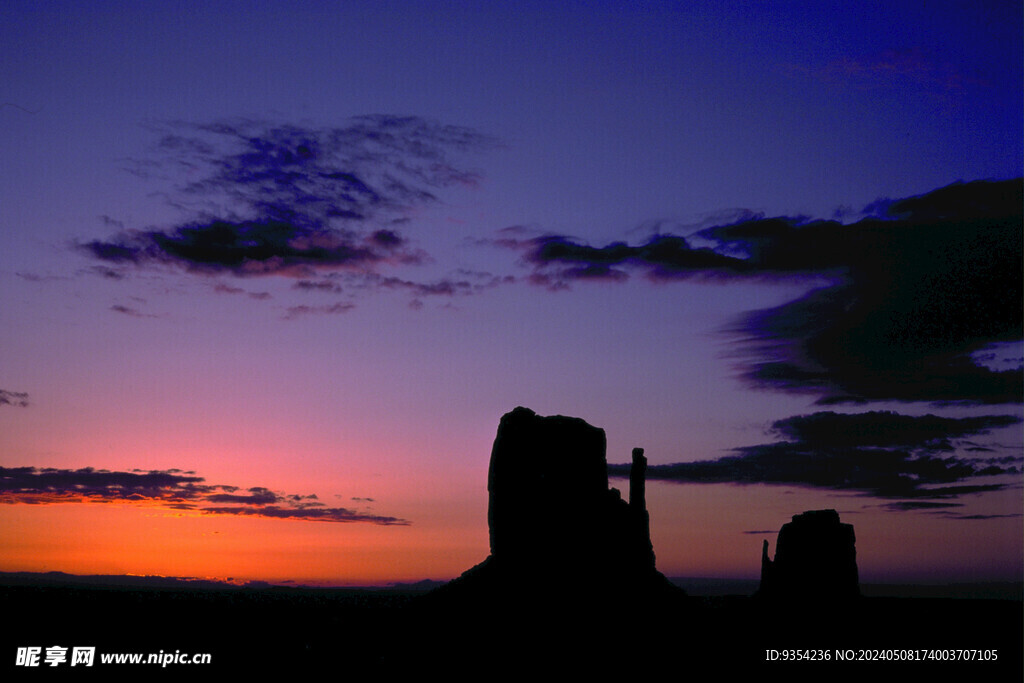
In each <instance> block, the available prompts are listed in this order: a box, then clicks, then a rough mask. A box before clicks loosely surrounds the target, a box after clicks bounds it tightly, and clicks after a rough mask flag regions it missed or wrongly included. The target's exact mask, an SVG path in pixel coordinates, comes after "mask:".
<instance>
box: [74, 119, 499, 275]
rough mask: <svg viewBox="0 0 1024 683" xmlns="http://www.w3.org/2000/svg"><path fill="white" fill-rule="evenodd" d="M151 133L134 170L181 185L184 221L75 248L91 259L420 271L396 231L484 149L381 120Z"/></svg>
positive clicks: (436, 127) (408, 122)
mask: <svg viewBox="0 0 1024 683" xmlns="http://www.w3.org/2000/svg"><path fill="white" fill-rule="evenodd" d="M161 132H162V137H161V139H160V142H159V144H158V146H157V151H156V157H155V159H152V160H145V161H139V162H137V163H136V170H137V171H138V172H140V173H143V174H145V175H156V176H161V177H169V179H171V180H173V179H174V178H176V177H179V176H180V175H183V174H185V173H187V175H188V177H189V180H188V181H187V182H185V183H179V184H178V185H177V189H176V190H175V192H174V193H173V194H172V195H171V196H172V199H173V203H174V204H175V205H177V206H178V207H179V208H181V209H183V210H184V211H185V213H186V215H189V216H190V218H188V219H187V220H185V221H182V222H181V223H180V224H178V225H173V226H169V227H163V228H150V229H145V230H122V231H121V232H120V233H119V234H117V235H115V236H113V237H111V238H105V239H94V240H90V241H86V242H82V243H80V244H79V245H78V247H79V248H80V249H81V250H83V251H84V252H85V253H87V254H88V255H90V256H91V257H93V258H95V259H98V260H101V261H104V262H106V263H114V264H122V265H123V264H130V265H135V266H148V265H153V264H159V265H168V266H174V267H180V268H184V269H185V270H187V271H190V272H195V273H205V274H218V273H228V274H231V275H236V276H259V275H271V274H292V275H296V274H299V275H309V274H312V273H316V272H319V271H323V270H325V269H339V268H340V269H352V270H371V269H373V268H375V267H377V266H379V265H380V264H383V263H414V262H418V261H420V260H422V259H423V254H422V252H420V251H419V250H417V249H413V248H412V247H410V245H409V244H408V240H407V238H406V237H405V236H404V235H402V234H401V233H400V232H399V230H398V229H397V227H396V226H398V225H403V224H404V222H405V220H404V216H405V214H406V213H407V212H408V211H409V210H411V209H414V208H416V207H419V206H422V205H424V204H427V203H430V202H434V201H436V199H437V197H436V195H435V192H436V191H437V190H438V189H439V188H443V187H446V186H449V185H453V184H472V183H474V182H475V181H476V175H475V174H474V173H473V172H471V171H468V170H465V169H463V168H461V167H459V166H457V165H455V164H454V162H453V161H452V157H453V156H454V155H457V154H460V153H463V152H467V151H471V150H478V149H481V148H483V147H487V146H489V145H492V144H493V141H492V140H490V139H489V138H487V137H486V136H484V135H481V134H480V133H477V132H476V131H474V130H471V129H469V128H462V127H459V126H450V125H442V124H438V123H434V122H432V121H428V120H425V119H421V118H417V117H396V116H384V115H376V116H362V117H356V118H354V119H351V120H350V121H349V122H348V124H347V125H345V126H342V127H334V128H313V127H302V126H294V125H271V124H267V123H264V122H257V121H248V120H241V121H233V122H221V123H216V124H208V125H197V124H184V123H178V124H172V125H168V126H166V127H165V128H164V129H163V130H162V131H161Z"/></svg>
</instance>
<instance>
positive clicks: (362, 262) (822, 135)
mask: <svg viewBox="0 0 1024 683" xmlns="http://www.w3.org/2000/svg"><path fill="white" fill-rule="evenodd" d="M693 4H696V5H703V4H704V3H671V2H629V3H624V2H598V3H577V2H564V3H558V2H528V1H518V2H514V3H512V2H510V3H505V2H487V3H469V2H465V3H463V2H433V1H423V2H380V1H374V2H362V1H358V0H357V1H353V2H345V3H328V2H324V3H319V2H301V3H285V2H217V1H214V2H204V3H191V2H189V3H186V2H154V3H149V2H147V3H137V2H123V3H122V2H102V3H72V2H47V3H38V2H22V1H20V0H9V1H8V2H5V3H3V5H2V6H0V84H2V86H0V90H2V93H0V292H2V296H3V299H2V306H0V361H2V363H0V468H3V469H2V471H0V503H3V505H0V571H63V572H69V573H76V574H160V575H168V576H185V577H212V578H222V579H226V578H233V579H235V580H267V581H296V582H300V583H329V584H365V583H386V582H391V581H414V580H419V579H424V578H431V579H448V578H452V577H454V576H457V575H458V574H460V573H461V572H462V571H464V570H465V569H468V568H469V567H471V566H472V565H474V564H476V563H477V562H479V561H481V560H482V559H483V558H484V557H486V555H487V553H488V546H487V543H488V536H487V514H486V513H487V491H486V480H487V466H488V459H489V455H490V448H491V443H492V441H493V439H494V435H495V430H496V429H497V425H498V421H499V419H500V418H501V416H502V414H504V413H506V412H508V411H510V410H512V409H513V408H515V407H516V406H519V405H522V406H527V407H529V408H531V409H533V410H534V411H536V412H537V413H539V414H542V415H550V414H563V415H572V416H576V417H581V418H583V419H585V420H587V421H588V422H590V423H591V424H593V425H595V426H598V427H601V428H603V429H604V430H605V432H606V434H607V438H608V449H609V450H608V461H609V463H612V464H615V463H626V462H628V460H629V454H630V449H631V448H633V447H634V446H640V447H643V448H645V450H646V454H647V457H648V459H649V461H650V464H651V469H650V472H649V482H648V486H647V497H648V504H649V508H650V512H651V528H652V537H653V543H654V549H655V553H656V555H657V560H658V568H659V569H660V570H661V571H662V572H663V573H665V574H667V575H669V576H709V577H736V578H745V577H749V578H752V577H756V576H757V575H758V572H759V570H760V552H761V541H762V539H764V538H767V539H769V541H770V542H771V543H772V547H773V548H774V539H775V536H774V534H775V533H776V532H777V531H778V529H779V527H780V526H781V525H782V524H783V523H785V522H787V521H789V519H790V518H791V516H792V515H794V514H797V513H799V512H802V511H804V510H810V509H820V508H835V509H836V510H838V511H839V513H840V515H841V518H842V520H843V521H844V522H848V523H851V524H853V525H854V526H855V529H856V534H857V553H858V563H859V566H860V572H861V579H862V581H874V582H881V581H891V582H905V581H990V580H1000V581H1005V580H1020V579H1021V577H1022V574H1024V520H1022V509H1024V493H1022V484H1024V475H1022V465H1024V459H1022V455H1024V451H1022V449H1024V432H1022V427H1021V419H1022V417H1024V415H1022V411H1021V399H1022V386H1024V385H1022V365H1024V345H1022V341H1021V340H1022V323H1021V317H1022V314H1021V304H1022V293H1021V290H1022V279H1024V276H1022V271H1021V253H1022V243H1021V181H1020V180H1019V178H1020V177H1021V175H1022V174H1024V168H1022V152H1021V150H1022V149H1024V130H1022V128H1024V125H1022V111H1024V95H1022V83H1024V73H1022V71H1024V69H1022V64H1024V60H1022V56H1024V46H1022V32H1024V29H1022V27H1024V16H1022V10H1021V7H1020V6H1019V4H1018V3H962V2H938V3H925V4H922V3H920V2H903V1H896V2H893V1H892V0H887V1H886V2H877V3H876V2H863V3H849V2H842V3H839V2H796V3H794V2H736V3H734V2H715V3H707V4H708V5H710V7H703V8H700V9H694V8H693V7H691V5H693ZM1015 179H1016V180H1015ZM975 181H985V182H975ZM612 472H613V474H615V473H621V472H622V470H621V469H617V468H614V467H613V468H612ZM611 483H612V485H613V486H616V487H618V488H620V489H622V490H623V493H624V494H625V493H626V490H627V488H628V482H627V481H626V480H624V479H621V478H613V479H612V480H611Z"/></svg>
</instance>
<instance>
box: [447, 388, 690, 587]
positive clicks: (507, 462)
mask: <svg viewBox="0 0 1024 683" xmlns="http://www.w3.org/2000/svg"><path fill="white" fill-rule="evenodd" d="M605 452H606V439H605V433H604V430H602V429H599V428H597V427H594V426H592V425H590V424H588V423H587V422H585V421H584V420H582V419H580V418H576V417H565V416H562V415H555V416H548V417H543V416H540V415H537V414H536V413H534V412H533V411H532V410H529V409H528V408H523V407H518V408H516V409H515V410H513V411H511V412H509V413H506V414H505V415H504V416H503V417H502V418H501V422H500V424H499V425H498V433H497V436H496V437H495V439H494V447H493V449H492V451H491V462H490V470H489V473H488V481H487V489H488V492H489V495H490V502H489V507H488V513H487V519H488V524H489V527H490V547H491V553H490V555H489V556H488V557H487V559H485V560H484V561H483V562H481V563H480V564H478V565H476V566H475V567H473V568H471V569H469V570H467V571H466V572H464V573H463V574H462V575H461V576H460V577H458V578H456V579H455V580H453V581H451V582H450V583H448V584H447V585H446V586H444V587H442V588H441V589H439V591H438V593H439V597H440V596H441V595H443V596H446V597H448V598H449V599H455V600H459V599H464V600H467V601H473V602H477V601H484V602H489V603H491V604H502V603H504V604H509V605H511V604H517V603H522V602H523V601H525V602H528V603H537V602H540V603H552V602H558V603H561V604H567V603H574V604H577V605H578V604H582V603H584V602H585V601H587V600H592V599H593V598H594V597H595V595H597V594H600V595H603V596H612V595H614V596H619V597H622V598H624V599H627V600H633V601H637V600H639V601H647V600H650V599H657V598H663V597H667V596H682V595H684V593H683V591H682V590H681V589H679V588H677V587H675V586H673V585H672V584H671V583H669V581H668V580H667V579H666V578H665V577H664V576H663V575H662V574H661V573H660V572H659V571H658V570H657V569H656V568H655V558H654V549H653V547H652V545H651V536H650V528H649V527H650V521H649V515H648V512H647V506H646V501H645V497H644V496H645V494H644V475H645V471H646V467H647V460H646V458H644V455H643V450H642V449H639V448H637V449H634V450H633V466H632V472H631V476H630V488H629V501H628V502H627V501H625V500H623V499H622V496H621V494H620V493H619V491H618V489H614V488H609V486H608V463H607V460H606V455H605Z"/></svg>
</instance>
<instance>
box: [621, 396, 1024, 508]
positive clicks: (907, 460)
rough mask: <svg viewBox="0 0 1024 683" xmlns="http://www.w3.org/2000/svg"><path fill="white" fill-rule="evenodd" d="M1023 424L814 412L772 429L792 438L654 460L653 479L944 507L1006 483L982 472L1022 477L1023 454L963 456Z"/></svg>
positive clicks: (996, 418)
mask: <svg viewBox="0 0 1024 683" xmlns="http://www.w3.org/2000/svg"><path fill="white" fill-rule="evenodd" d="M1020 423H1021V418H1019V417H1016V416H1010V415H988V416H980V417H965V418H944V417H937V416H935V415H923V416H917V417H914V416H909V415H900V414H897V413H892V412H868V413H859V414H850V415H846V414H838V413H833V412H821V413H814V414H812V415H801V416H796V417H791V418H787V419H784V420H778V421H776V422H775V423H774V424H773V425H772V431H774V432H776V433H778V434H779V435H781V436H783V437H786V438H788V439H789V440H787V441H779V442H775V443H768V444H761V445H757V446H747V447H743V448H736V449H733V453H734V455H727V456H724V457H721V458H717V459H714V460H703V461H698V462H684V463H675V464H670V465H651V466H649V467H648V469H647V477H648V479H652V480H662V481H670V482H677V483H735V484H779V485H791V486H802V487H812V488H821V489H830V490H833V491H838V492H849V493H855V494H860V495H866V496H874V497H880V498H900V499H905V500H904V501H902V502H899V503H894V504H892V505H890V506H889V507H890V509H902V510H911V509H922V508H935V507H948V506H949V505H948V504H943V505H941V506H939V505H936V504H933V503H932V502H928V501H933V502H934V501H946V500H949V499H954V498H958V497H960V496H963V495H968V494H982V493H989V492H993V491H999V490H1002V489H1004V488H1006V487H1007V486H1008V484H1006V483H1004V482H1000V481H992V480H989V481H987V482H985V483H975V481H976V480H977V478H979V477H994V476H999V475H1017V476H1019V475H1020V474H1021V472H1022V463H1024V459H1022V458H1021V457H1020V456H1017V455H1014V456H1009V457H1000V458H973V457H965V456H963V455H959V454H958V453H959V451H960V449H959V444H958V443H957V441H958V440H959V439H962V438H963V437H965V436H969V435H974V434H981V433H986V432H988V431H990V430H993V429H999V428H1003V427H1009V426H1013V425H1018V424H1020ZM609 474H610V475H612V476H619V477H626V476H629V465H609Z"/></svg>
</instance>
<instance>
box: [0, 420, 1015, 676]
mask: <svg viewBox="0 0 1024 683" xmlns="http://www.w3.org/2000/svg"><path fill="white" fill-rule="evenodd" d="M645 468H646V459H645V457H644V455H643V452H642V450H641V449H636V450H634V453H633V466H632V476H631V479H630V492H629V498H628V501H626V500H623V499H622V497H621V494H620V493H619V491H618V490H616V489H611V488H609V487H608V475H607V461H606V456H605V436H604V432H603V430H601V429H598V428H595V427H593V426H591V425H589V424H587V423H586V422H584V421H583V420H581V419H578V418H569V417H563V416H552V417H541V416H538V415H536V414H535V413H534V412H533V411H530V410H528V409H525V408H517V409H515V410H514V411H512V412H510V413H508V414H506V415H505V416H504V417H503V418H502V420H501V424H500V426H499V428H498V434H497V437H496V439H495V443H494V448H493V451H492V454H491V464H490V473H489V481H488V490H489V492H490V496H491V499H490V506H489V514H488V517H489V525H490V542H491V554H490V556H489V557H488V558H486V559H485V560H484V561H483V562H481V563H480V564H478V565H476V566H475V567H472V568H469V569H468V570H467V571H466V572H465V573H463V574H462V576H460V577H458V578H456V579H455V580H453V581H451V582H448V583H447V584H442V585H438V584H437V583H436V582H432V581H423V582H420V583H415V584H401V585H395V586H391V587H388V588H348V589H342V588H337V589H331V588H310V587H284V586H271V585H268V584H262V583H251V584H247V585H242V586H229V585H226V584H221V583H218V582H215V581H188V580H183V579H173V578H159V577H111V576H91V577H74V576H70V575H66V574H60V573H56V572H55V573H50V574H32V573H7V574H3V575H2V576H0V582H2V584H3V588H2V595H3V604H4V605H5V609H6V610H7V613H8V614H13V615H17V617H16V620H15V625H16V628H17V631H16V633H17V635H16V641H17V642H16V645H17V646H18V647H24V646H33V645H35V646H44V647H46V646H50V645H53V644H55V643H56V644H61V645H63V646H90V647H92V646H94V647H96V650H97V653H102V652H119V653H120V652H143V653H151V652H158V651H160V652H170V651H181V652H187V653H210V654H211V656H212V658H211V663H210V666H212V667H213V668H214V669H215V670H218V671H225V672H226V671H239V670H263V671H266V670H268V668H273V669H281V670H284V671H291V672H294V673H305V672H314V671H315V672H341V673H342V674H345V675H351V674H354V673H376V674H380V673H385V674H386V673H390V672H396V673H408V672H417V671H429V670H436V671H472V670H478V671H479V673H480V674H485V673H487V672H492V671H494V670H496V669H500V670H506V669H507V670H511V671H520V670H521V671H524V672H525V671H530V670H536V668H537V667H545V668H546V669H547V670H551V671H556V672H557V671H566V672H568V671H576V672H597V671H609V670H611V671H618V670H621V671H624V672H629V673H632V674H644V673H648V672H650V673H653V672H655V671H657V670H661V669H663V668H664V667H665V666H666V665H669V666H673V665H674V666H682V667H687V668H688V667H691V666H698V665H699V666H700V667H702V668H705V669H707V670H709V671H710V670H714V671H716V672H723V673H727V672H762V673H763V672H777V673H779V674H780V675H785V676H793V675H800V674H804V673H806V674H807V675H812V674H816V675H822V674H823V673H824V674H826V675H829V676H832V675H836V674H837V673H838V672H840V671H844V672H845V671H847V669H848V668H850V667H852V668H853V669H855V671H856V673H858V674H863V675H868V674H869V675H871V676H875V677H878V676H881V677H882V679H883V680H884V679H887V678H888V677H890V676H892V677H895V676H896V675H902V674H903V673H910V672H914V675H920V672H921V671H922V669H921V667H925V668H926V669H927V670H929V671H932V672H934V671H936V670H941V671H942V672H943V673H945V672H951V673H952V672H956V673H955V674H954V675H969V676H971V677H972V678H975V677H976V678H978V679H980V680H1015V678H1014V677H1016V679H1019V677H1020V675H1021V672H1022V663H1024V660H1022V656H1021V655H1022V636H1024V633H1022V623H1024V621H1022V617H1024V609H1022V602H1021V600H1020V592H1019V588H1020V587H1019V585H1018V586H1002V587H996V588H995V589H993V590H994V591H995V592H996V593H997V594H998V593H1000V592H1002V593H1003V594H1006V593H1007V592H1009V593H1010V594H1012V592H1013V591H1014V590H1016V597H1015V598H1004V599H981V598H972V597H965V598H960V599H954V598H951V597H942V598H940V597H910V596H911V595H913V594H914V589H913V587H904V588H905V590H906V591H907V593H906V594H907V596H908V597H870V595H869V594H870V593H872V592H874V591H867V590H862V587H861V586H860V585H859V582H858V576H857V567H856V550H855V533H854V529H853V527H852V526H851V525H849V524H843V523H841V522H840V520H839V515H838V514H837V513H836V512H835V511H834V510H818V511H807V512H803V513H799V514H796V515H794V517H793V521H792V522H789V523H787V524H785V525H784V526H783V528H782V530H781V531H780V533H779V536H778V542H777V547H776V552H775V555H774V559H772V558H770V557H769V552H768V543H767V541H765V543H764V548H763V551H762V557H761V562H762V578H761V582H760V586H758V587H757V590H756V592H755V593H754V594H753V595H752V594H750V593H746V594H742V593H741V594H728V593H725V594H723V593H722V592H721V587H722V585H725V586H728V585H729V584H728V583H723V584H721V585H718V586H716V584H715V583H714V582H712V581H710V580H705V581H703V582H701V581H696V582H695V583H694V588H693V589H691V590H689V591H688V590H684V588H682V587H680V586H679V585H677V584H678V583H679V581H675V582H673V581H670V580H669V579H667V578H666V577H664V576H663V575H662V574H661V573H660V572H658V570H657V569H656V566H655V552H656V548H653V547H652V545H651V541H650V534H649V531H648V525H649V519H648V512H647V510H646V506H645V501H644V484H643V477H644V471H645ZM751 559H752V564H753V562H755V561H756V559H757V558H756V556H752V558H751ZM731 585H732V586H733V587H740V588H742V587H743V586H744V585H745V584H743V583H735V582H734V583H733V584H731ZM753 585H754V584H753V583H752V582H750V583H748V584H746V586H747V587H748V588H751V587H753ZM932 590H933V591H934V590H936V589H935V588H932ZM961 590H962V591H963V594H964V595H968V596H969V595H971V594H972V593H971V591H972V590H976V591H981V590H984V587H981V586H977V587H974V588H973V589H972V588H971V587H961ZM927 591H928V588H927V587H921V588H920V594H922V595H925V594H927ZM709 593H711V594H709ZM964 650H968V651H971V654H969V655H967V656H968V657H969V658H970V659H971V660H972V661H948V657H950V656H957V655H951V654H950V653H952V652H954V651H964ZM800 653H802V654H800ZM993 653H995V654H993ZM838 656H842V657H848V658H849V659H851V660H854V661H843V662H837V661H835V659H836V658H837V657H838ZM959 656H961V657H962V656H963V655H959ZM795 657H801V658H802V659H805V660H806V659H815V660H825V659H827V660H829V661H786V660H790V659H793V658H795ZM893 658H910V659H912V660H913V661H909V662H907V661H892V659H893ZM864 659H868V660H871V659H874V661H857V660H864ZM12 664H13V661H12V658H11V657H10V656H8V657H7V666H8V667H11V666H12ZM183 666H184V665H176V664H172V665H170V666H169V667H168V669H169V670H171V671H175V672H178V673H180V672H181V670H182V668H183ZM103 668H104V669H106V670H107V671H108V672H109V671H110V670H111V668H112V667H110V666H107V667H103ZM156 668H159V667H156V666H152V665H151V666H148V667H142V666H137V667H131V666H128V665H123V666H122V667H121V671H122V672H124V673H126V674H128V675H138V674H140V673H145V674H147V675H148V674H149V673H150V672H151V671H152V670H154V669H156Z"/></svg>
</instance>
